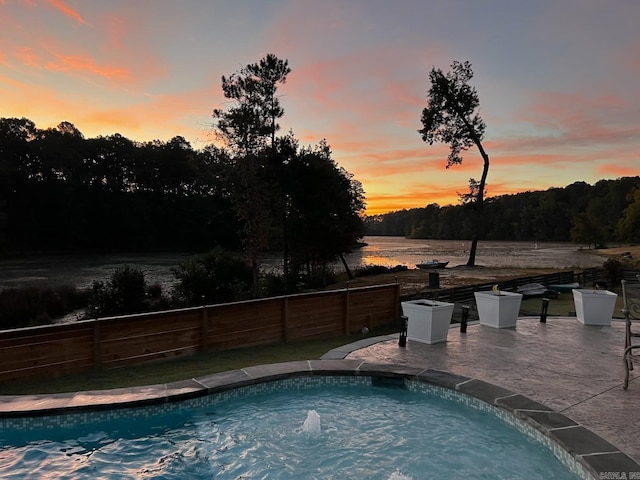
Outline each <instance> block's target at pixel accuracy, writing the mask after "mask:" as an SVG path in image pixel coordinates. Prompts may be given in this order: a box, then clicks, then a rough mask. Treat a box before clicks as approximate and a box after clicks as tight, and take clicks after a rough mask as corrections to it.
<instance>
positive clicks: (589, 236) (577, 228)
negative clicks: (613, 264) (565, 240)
mask: <svg viewBox="0 0 640 480" xmlns="http://www.w3.org/2000/svg"><path fill="white" fill-rule="evenodd" d="M570 233H571V240H572V241H573V242H574V243H578V244H580V243H582V244H585V245H587V246H588V247H589V249H590V248H591V245H593V246H594V248H602V247H604V244H605V241H606V239H607V233H606V231H605V229H604V227H603V226H602V224H601V223H600V222H599V221H597V220H595V219H594V218H593V217H591V216H589V215H588V214H586V213H580V214H578V215H576V216H575V217H574V218H573V221H572V227H571V232H570Z"/></svg>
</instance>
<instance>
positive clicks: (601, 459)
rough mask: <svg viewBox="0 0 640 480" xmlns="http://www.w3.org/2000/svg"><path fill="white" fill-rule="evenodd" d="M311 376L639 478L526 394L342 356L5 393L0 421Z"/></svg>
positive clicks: (629, 461)
mask: <svg viewBox="0 0 640 480" xmlns="http://www.w3.org/2000/svg"><path fill="white" fill-rule="evenodd" d="M395 337H396V338H397V335H396V336H395ZM389 338H394V336H393V335H391V336H385V337H372V338H367V339H363V340H360V341H358V342H355V343H353V344H350V345H348V346H344V347H341V348H340V349H336V350H339V351H331V352H329V353H328V354H327V355H326V356H328V357H331V356H338V354H342V353H343V352H344V351H345V350H346V349H347V348H351V349H352V350H353V349H356V348H362V346H363V344H366V345H372V344H374V343H377V342H380V341H385V340H388V339H389ZM332 352H333V353H332ZM313 375H324V376H327V375H342V376H370V377H377V378H403V379H407V380H413V381H419V382H424V383H428V384H431V385H435V386H439V387H443V388H446V389H450V390H453V391H456V392H459V393H462V394H466V395H468V396H470V397H473V398H476V399H479V400H481V401H483V402H485V403H487V404H489V405H492V406H494V407H497V408H499V409H501V410H503V411H506V412H508V413H510V414H511V415H513V416H514V417H515V418H516V419H518V420H520V421H522V422H524V423H526V424H527V425H530V426H532V427H533V428H535V429H536V430H538V431H540V432H541V433H542V434H544V435H546V436H547V437H549V438H550V439H551V440H552V441H554V442H555V443H556V444H558V445H559V446H560V447H562V448H563V449H564V450H566V451H567V452H569V454H570V455H571V456H572V457H573V458H574V459H575V460H576V461H577V462H578V463H579V464H580V465H582V466H583V467H584V468H585V469H586V470H587V471H588V472H590V474H591V475H592V477H593V478H595V479H601V478H612V479H613V478H616V479H617V478H626V479H630V478H638V479H640V464H639V463H637V462H636V461H635V460H634V459H633V458H631V457H629V456H628V455H626V454H625V453H623V452H622V451H620V450H619V449H618V448H616V447H615V446H614V445H612V444H611V443H609V442H607V441H606V440H604V439H603V438H601V437H599V436H598V435H596V434H595V433H593V432H591V431H590V430H589V429H588V428H586V427H584V426H582V425H580V424H578V423H577V422H575V421H573V420H572V419H571V418H569V417H567V416H566V415H564V414H562V413H559V412H556V411H554V410H552V409H551V408H549V407H547V406H545V405H543V404H541V403H539V402H536V401H534V400H531V399H529V398H527V397H525V396H523V395H520V394H518V393H515V392H512V391H510V390H508V389H505V388H502V387H499V386H497V385H493V384H491V383H488V382H485V381H482V380H478V379H474V378H469V377H465V376H462V375H455V374H452V373H449V372H445V371H440V370H434V369H428V368H427V369H425V368H418V367H411V366H403V365H396V364H383V363H372V362H367V361H363V360H349V359H347V360H345V359H344V357H342V358H333V359H331V358H325V359H320V360H305V361H294V362H285V363H275V364H266V365H257V366H253V367H247V368H243V369H239V370H231V371H227V372H221V373H215V374H212V375H207V376H204V377H198V378H192V379H189V380H183V381H178V382H172V383H167V384H158V385H149V386H143V387H132V388H118V389H113V390H99V391H85V392H75V393H62V394H48V395H45V394H43V395H2V396H0V421H1V420H2V419H12V418H13V419H15V418H25V417H42V416H51V415H62V414H70V413H79V412H87V411H101V410H114V409H120V408H131V407H140V406H147V405H153V404H162V403H171V402H179V401H182V400H186V399H189V398H196V397H200V396H204V395H210V394H216V393H220V392H225V391H228V390H232V389H236V388H240V387H245V386H250V385H255V384H259V383H265V382H270V381H275V380H283V379H288V378H294V377H301V376H313ZM603 475H604V476H603ZM607 475H609V476H607Z"/></svg>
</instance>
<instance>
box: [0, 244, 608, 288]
mask: <svg viewBox="0 0 640 480" xmlns="http://www.w3.org/2000/svg"><path fill="white" fill-rule="evenodd" d="M364 241H365V242H366V243H367V245H366V246H364V247H362V248H359V249H355V250H354V251H353V252H351V253H349V254H347V255H345V258H346V260H347V263H348V264H349V267H350V268H351V269H352V270H354V269H357V268H359V267H362V266H365V265H384V266H388V267H393V266H396V265H405V266H407V267H408V268H415V265H416V263H421V262H424V261H428V260H432V259H437V260H440V261H448V262H449V267H455V266H456V265H464V264H466V263H467V260H468V255H469V253H468V252H469V248H470V242H461V241H459V240H412V239H406V238H403V237H365V238H364ZM187 258H189V255H188V254H164V255H160V254H150V255H140V254H134V255H90V256H89V255H60V256H47V257H32V258H27V259H5V260H0V289H3V288H11V287H20V286H60V285H73V286H76V287H79V288H87V287H90V286H91V285H92V283H93V282H94V281H96V280H97V281H106V280H108V279H109V278H110V277H111V275H112V274H113V272H114V271H115V270H116V269H117V268H118V267H121V266H123V265H125V264H128V265H130V266H135V267H137V268H139V269H141V270H142V271H143V272H144V273H145V277H146V278H147V281H148V282H149V283H150V284H153V283H159V284H160V285H161V286H162V287H163V290H165V291H166V290H167V289H168V288H169V287H170V286H171V285H173V284H174V283H175V277H174V276H173V273H172V269H173V268H175V267H177V266H178V265H179V264H180V263H182V262H184V261H185V260H186V259H187ZM604 260H605V258H603V257H601V256H598V255H597V254H596V251H589V250H580V249H579V248H578V247H577V246H576V245H574V244H571V243H557V242H555V243H542V242H538V243H536V242H495V241H481V242H480V243H479V244H478V251H477V255H476V265H483V266H486V267H514V268H533V267H540V268H558V269H572V268H576V269H579V268H587V267H596V266H601V265H602V263H603V262H604ZM281 268H282V259H281V258H280V257H277V256H273V257H271V258H268V259H266V260H265V263H264V269H265V270H267V271H269V270H270V271H278V270H281ZM334 268H335V270H336V271H342V269H343V267H342V264H341V263H340V262H336V263H335V265H334Z"/></svg>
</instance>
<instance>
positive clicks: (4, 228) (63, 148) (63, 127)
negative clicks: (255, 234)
mask: <svg viewBox="0 0 640 480" xmlns="http://www.w3.org/2000/svg"><path fill="white" fill-rule="evenodd" d="M217 153H218V152H217V151H216V150H215V149H214V148H205V149H203V150H194V149H193V148H191V146H190V144H189V143H188V142H187V141H186V140H185V139H184V138H182V137H179V136H177V137H174V138H172V139H171V140H169V141H167V142H162V141H151V142H136V141H133V140H130V139H128V138H126V137H124V136H122V135H120V134H114V135H110V136H104V137H103V136H100V137H96V138H84V136H83V135H82V133H80V132H79V131H78V130H77V129H76V128H75V127H74V126H73V125H72V124H70V123H68V122H63V123H61V124H60V125H58V127H57V128H50V129H46V130H41V129H37V128H36V126H35V124H34V123H33V122H32V121H30V120H28V119H25V118H22V119H16V118H2V119H0V242H1V244H0V246H1V247H2V250H5V251H18V252H31V251H75V250H78V249H81V250H92V251H95V250H141V249H144V250H193V251H202V250H204V249H208V248H211V247H212V245H220V246H222V247H225V248H229V249H237V248H238V247H239V239H238V234H237V232H238V230H239V228H240V226H239V224H238V220H237V218H236V215H235V213H234V211H233V208H232V206H231V202H230V199H229V195H228V188H227V185H226V184H225V168H227V165H225V163H224V161H223V159H221V157H220V155H218V154H217Z"/></svg>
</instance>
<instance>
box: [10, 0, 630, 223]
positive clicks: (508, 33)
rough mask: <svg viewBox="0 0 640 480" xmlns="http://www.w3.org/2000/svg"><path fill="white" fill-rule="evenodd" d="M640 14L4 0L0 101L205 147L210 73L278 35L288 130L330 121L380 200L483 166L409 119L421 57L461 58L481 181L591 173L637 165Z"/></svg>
mask: <svg viewBox="0 0 640 480" xmlns="http://www.w3.org/2000/svg"><path fill="white" fill-rule="evenodd" d="M639 21H640V1H637V0H616V1H614V2H603V1H601V0H562V1H558V0H518V1H513V0H228V1H222V0H180V1H175V0H122V1H120V0H64V1H62V0H0V108H1V111H0V117H26V118H29V119H31V120H33V121H34V122H35V123H36V126H37V127H38V128H48V127H53V126H55V125H57V124H58V123H60V122H61V121H68V122H71V123H73V124H74V125H75V126H76V127H77V128H78V129H79V130H80V131H81V132H82V133H83V134H84V135H85V137H96V136H99V135H111V134H114V133H120V134H122V135H124V136H126V137H128V138H130V139H132V140H137V141H146V140H153V139H159V140H163V141H166V140H169V139H170V138H172V137H174V136H176V135H181V136H183V137H185V138H186V139H187V140H188V141H189V142H190V143H191V145H192V146H193V147H194V148H196V149H199V148H202V147H204V146H205V145H206V144H208V143H211V142H212V141H213V140H214V137H213V134H212V131H211V123H212V117H211V113H212V111H213V109H214V108H225V106H226V105H228V104H227V103H226V102H225V98H224V97H223V95H222V90H221V87H220V84H221V82H220V77H221V76H222V75H230V74H231V73H233V72H234V71H236V70H238V69H240V68H242V67H243V66H245V65H247V64H249V63H254V62H257V61H259V60H260V59H261V58H262V57H264V56H265V55H266V54H267V53H274V54H275V55H276V56H278V57H279V58H282V59H287V60H288V61H289V66H290V67H291V69H292V72H291V74H290V75H289V77H288V80H287V83H286V84H285V85H283V86H281V87H280V89H279V93H280V94H281V96H282V105H283V107H284V109H285V115H284V117H283V119H282V120H281V122H280V124H281V126H282V131H283V132H286V131H288V130H289V129H292V130H293V132H294V134H295V135H296V136H297V137H298V138H299V139H300V140H301V143H302V144H303V145H308V144H316V143H317V142H318V141H320V140H321V139H323V138H326V140H327V142H328V143H329V144H330V145H331V147H332V150H333V156H334V158H335V160H336V161H337V162H338V164H339V165H341V166H342V167H344V168H345V169H347V170H348V171H349V172H351V173H352V174H353V175H354V176H355V178H356V179H358V180H359V181H361V182H362V184H363V187H364V190H365V193H366V197H367V213H368V214H375V213H382V212H387V211H390V210H398V209H402V208H412V207H421V206H425V205H427V204H430V203H438V204H440V205H447V204H456V203H457V201H458V196H457V192H460V193H462V192H466V191H467V185H468V179H469V178H470V177H474V178H476V179H479V178H480V174H481V170H482V162H481V159H480V157H479V155H478V154H477V152H476V151H475V150H470V151H468V152H467V153H466V155H464V162H463V164H462V165H460V166H456V167H452V168H450V169H448V170H447V169H445V165H446V157H447V153H448V147H447V146H446V145H433V146H429V145H428V144H425V143H424V142H422V140H421V139H420V136H419V134H418V133H417V130H418V129H419V128H421V125H420V113H421V111H422V109H423V108H424V107H425V106H426V93H427V90H428V87H429V83H428V72H429V70H430V69H431V68H432V67H434V66H435V67H438V68H442V69H443V70H449V66H450V65H451V63H452V62H453V61H454V60H460V61H465V60H468V61H470V62H471V63H472V65H473V70H474V73H475V77H474V78H473V80H472V81H471V83H472V84H473V85H474V86H475V87H476V88H477V90H478V94H479V97H480V105H481V110H480V113H481V115H482V117H483V118H484V120H485V122H486V124H487V130H486V133H485V139H484V146H485V150H486V151H487V153H488V154H489V156H490V157H491V168H490V172H489V178H488V187H487V190H488V195H489V196H496V195H502V194H505V193H517V192H521V191H526V190H544V189H547V188H550V187H563V186H566V185H568V184H570V183H573V182H575V181H585V182H588V183H590V184H593V183H595V182H596V181H598V180H600V179H614V178H618V177H622V176H635V175H640V28H639V27H638V22H639Z"/></svg>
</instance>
